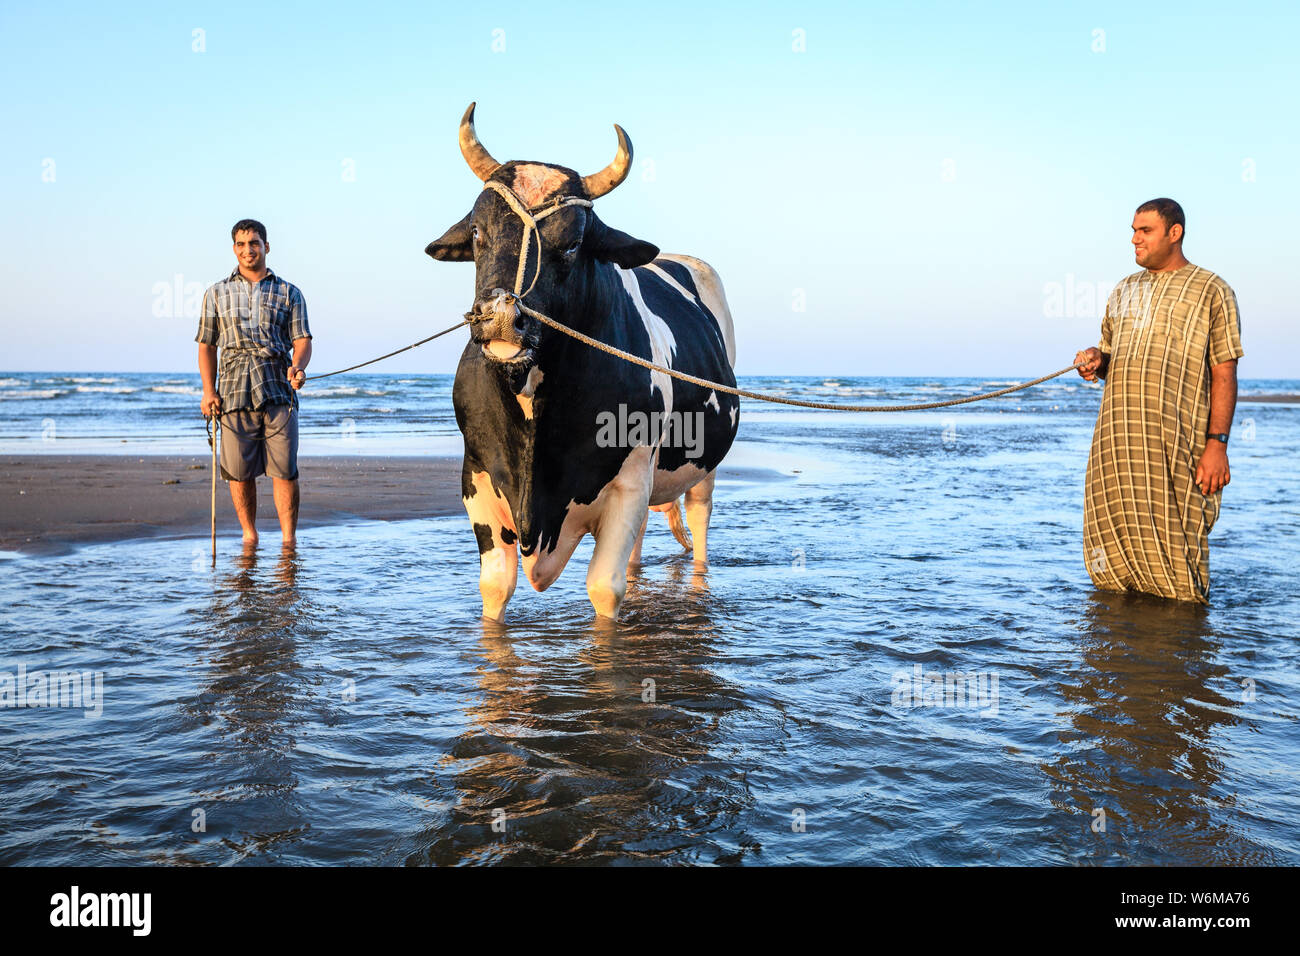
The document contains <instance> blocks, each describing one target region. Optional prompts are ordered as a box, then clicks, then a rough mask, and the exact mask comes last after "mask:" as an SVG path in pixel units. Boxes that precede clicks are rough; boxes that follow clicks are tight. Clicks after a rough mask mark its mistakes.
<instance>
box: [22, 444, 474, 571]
mask: <svg viewBox="0 0 1300 956" xmlns="http://www.w3.org/2000/svg"><path fill="white" fill-rule="evenodd" d="M210 468H211V460H210V459H209V458H207V457H206V456H201V455H200V456H180V455H150V456H145V457H136V456H131V457H127V456H120V455H10V456H7V457H5V458H4V459H3V460H0V475H3V489H2V490H0V550H3V551H20V552H24V553H27V554H50V553H58V552H61V551H66V550H68V549H69V548H71V547H72V546H74V545H77V544H85V543H89V542H96V541H113V540H122V539H126V538H144V537H158V536H167V537H186V536H203V535H206V534H208V528H209V505H210V501H211V487H210V482H211V473H210V471H209V469H210ZM299 473H300V480H301V482H302V485H301V487H302V505H301V511H300V515H299V527H300V529H303V530H305V529H310V528H312V527H318V526H320V525H325V524H335V523H338V522H341V521H350V520H355V519H358V518H370V519H380V520H392V519H397V518H421V517H429V516H433V515H447V514H460V513H462V508H461V503H460V459H459V458H416V457H410V458H361V457H332V458H303V459H301V460H300V462H299ZM257 512H258V529H259V531H260V532H261V533H262V535H263V537H264V540H267V541H270V540H273V539H274V538H275V537H276V536H277V535H278V534H279V525H278V523H277V521H276V517H275V504H274V502H273V501H272V500H271V481H270V479H269V478H263V479H260V480H259V481H258V502H257ZM217 533H218V534H219V535H230V534H238V533H239V522H238V521H237V520H236V519H235V512H234V509H233V507H232V505H231V503H230V493H229V491H228V490H227V489H226V486H225V482H219V483H218V488H217Z"/></svg>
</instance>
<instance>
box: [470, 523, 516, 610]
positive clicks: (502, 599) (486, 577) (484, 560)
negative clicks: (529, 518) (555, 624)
mask: <svg viewBox="0 0 1300 956" xmlns="http://www.w3.org/2000/svg"><path fill="white" fill-rule="evenodd" d="M483 527H484V525H479V524H476V525H475V526H474V533H475V535H479V534H480V532H479V529H480V528H483ZM504 530H505V529H504V528H499V527H498V528H492V529H490V531H489V533H490V534H491V535H492V538H493V544H492V545H491V546H489V547H488V549H487V550H486V551H483V550H480V551H479V555H478V593H479V594H480V595H482V597H483V616H484V617H485V618H487V619H488V620H490V621H504V620H505V616H506V605H507V604H509V603H510V597H511V595H513V594H514V593H515V581H516V580H517V579H518V577H519V574H518V568H519V552H518V550H517V549H516V547H515V544H514V539H513V537H512V538H511V543H510V544H505V543H503V542H502V541H501V532H502V531H504ZM507 534H509V532H507ZM482 547H483V540H482V537H480V539H479V548H480V549H481V548H482Z"/></svg>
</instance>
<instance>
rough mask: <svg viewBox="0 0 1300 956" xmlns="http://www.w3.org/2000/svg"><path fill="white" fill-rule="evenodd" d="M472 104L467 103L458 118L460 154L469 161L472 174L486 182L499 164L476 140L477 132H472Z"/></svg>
mask: <svg viewBox="0 0 1300 956" xmlns="http://www.w3.org/2000/svg"><path fill="white" fill-rule="evenodd" d="M474 106H475V104H474V103H471V104H469V109H467V110H466V111H465V115H464V116H462V117H461V118H460V154H461V155H462V156H464V157H465V162H467V163H469V168H470V169H472V170H474V175H475V176H477V177H478V178H479V179H481V180H483V181H484V182H487V178H488V177H489V176H491V175H492V172H493V170H495V169H496V168H497V167H498V166H500V165H501V164H500V163H498V162H497V161H496V160H495V159H493V158H492V154H491V153H489V152H488V151H487V150H486V149H484V148H483V144H482V143H480V142H479V141H478V134H477V133H475V132H474Z"/></svg>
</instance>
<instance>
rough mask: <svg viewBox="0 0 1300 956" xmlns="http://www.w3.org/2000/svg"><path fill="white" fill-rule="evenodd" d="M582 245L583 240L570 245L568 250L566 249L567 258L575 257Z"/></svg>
mask: <svg viewBox="0 0 1300 956" xmlns="http://www.w3.org/2000/svg"><path fill="white" fill-rule="evenodd" d="M581 245H582V240H581V239H578V240H576V241H574V242H571V243H570V244H569V246H568V248H566V249H565V250H564V254H565V255H566V256H572V255H575V254H576V253H577V251H578V247H579V246H581Z"/></svg>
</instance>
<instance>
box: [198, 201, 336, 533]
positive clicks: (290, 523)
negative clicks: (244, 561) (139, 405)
mask: <svg viewBox="0 0 1300 956" xmlns="http://www.w3.org/2000/svg"><path fill="white" fill-rule="evenodd" d="M230 237H231V239H233V240H234V251H235V259H236V262H237V265H236V267H235V270H234V271H233V272H231V273H230V275H229V276H228V277H226V278H225V279H222V280H221V281H220V282H218V283H217V284H216V285H214V286H212V287H211V288H210V289H208V291H207V292H206V293H205V294H204V296H203V312H202V315H201V316H200V318H199V333H198V335H197V336H195V341H196V342H198V343H199V374H200V376H202V378H203V400H202V406H201V407H202V409H203V414H204V415H213V416H217V417H218V418H219V419H220V421H221V477H222V478H224V479H226V481H227V482H229V483H230V497H231V500H232V501H234V504H235V514H236V515H238V516H239V523H240V525H241V526H242V527H243V529H244V543H245V545H255V544H257V526H256V522H257V477H258V476H259V475H270V476H271V482H272V489H273V492H274V496H275V510H276V513H277V514H278V515H279V518H280V533H281V534H282V535H283V537H284V544H285V546H286V547H292V546H293V545H294V543H295V536H296V533H297V529H298V396H297V394H296V392H297V391H298V389H300V388H302V386H303V382H305V381H306V374H305V372H304V371H303V370H304V369H305V368H306V367H307V363H308V362H309V361H311V330H310V329H309V328H308V326H307V303H306V302H305V301H304V300H303V297H302V293H301V292H299V291H298V288H297V286H294V285H292V284H291V283H288V282H285V281H284V280H283V279H281V278H280V277H279V276H277V275H276V274H275V273H274V272H272V271H271V270H270V269H268V268H267V267H266V254H267V252H269V251H270V249H271V244H270V243H269V242H267V241H266V227H265V226H263V225H262V224H261V223H260V222H258V221H257V220H255V219H241V220H240V221H239V222H237V223H235V226H234V228H233V229H231V230H230ZM218 352H219V354H218ZM218 357H219V358H220V363H218ZM218 364H219V370H218Z"/></svg>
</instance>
